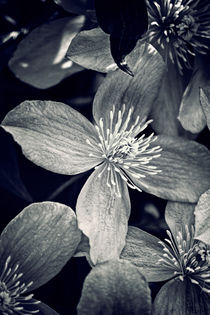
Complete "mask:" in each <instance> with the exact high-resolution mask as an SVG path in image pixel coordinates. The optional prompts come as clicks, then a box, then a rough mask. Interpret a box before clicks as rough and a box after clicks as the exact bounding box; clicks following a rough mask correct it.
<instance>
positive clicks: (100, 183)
mask: <svg viewBox="0 0 210 315" xmlns="http://www.w3.org/2000/svg"><path fill="white" fill-rule="evenodd" d="M100 174H101V176H100V177H99V175H100ZM107 174H108V171H107V166H106V165H102V166H100V167H99V168H97V169H96V170H95V171H94V172H93V173H92V174H91V175H90V177H89V178H88V180H87V182H86V183H85V185H84V186H83V188H82V190H81V192H80V194H79V197H78V200H77V205H76V211H77V217H78V224H79V228H80V229H81V230H82V232H83V233H84V234H85V235H86V236H88V238H89V241H90V257H91V260H92V262H93V263H94V264H96V263H99V262H103V261H106V260H109V259H114V258H118V257H119V255H120V252H121V250H122V249H123V247H124V245H125V237H126V233H127V228H128V218H129V215H130V198H129V194H128V189H127V185H126V183H125V182H124V181H123V180H122V179H121V178H118V179H119V186H120V187H119V188H120V191H121V197H117V196H116V195H114V194H113V192H112V191H111V189H110V188H109V187H108V186H107ZM117 176H119V175H117Z"/></svg>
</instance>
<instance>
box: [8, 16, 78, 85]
mask: <svg viewBox="0 0 210 315" xmlns="http://www.w3.org/2000/svg"><path fill="white" fill-rule="evenodd" d="M83 23H84V17H83V16H78V17H71V18H63V19H58V20H54V21H51V22H49V23H46V24H43V25H41V26H39V27H37V28H36V29H34V30H33V31H32V32H31V33H30V34H29V35H28V36H26V37H25V38H24V39H23V40H22V41H21V42H20V44H19V45H18V48H17V50H16V51H15V54H14V56H13V58H12V59H11V60H10V62H9V67H10V69H11V70H12V72H14V74H15V75H16V76H17V77H18V78H19V79H20V80H22V81H23V82H25V83H28V84H31V85H32V86H34V87H36V88H39V89H46V88H49V87H51V86H54V85H56V84H58V83H59V82H60V81H61V80H63V79H64V78H65V77H67V76H70V75H71V74H73V73H76V72H79V71H81V70H83V68H81V67H79V66H78V65H76V64H73V63H72V62H70V61H69V60H68V59H66V56H65V55H66V52H67V49H68V46H69V44H70V42H71V40H72V39H73V37H74V36H75V35H76V34H77V32H78V31H79V30H80V28H81V26H82V25H83Z"/></svg>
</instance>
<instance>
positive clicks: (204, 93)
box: [200, 87, 210, 129]
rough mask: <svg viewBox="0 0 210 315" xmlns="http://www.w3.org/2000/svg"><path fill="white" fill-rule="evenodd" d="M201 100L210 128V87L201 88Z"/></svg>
mask: <svg viewBox="0 0 210 315" xmlns="http://www.w3.org/2000/svg"><path fill="white" fill-rule="evenodd" d="M200 102H201V106H202V109H203V111H204V114H205V116H206V121H207V126H208V128H209V129H210V89H209V87H208V88H207V87H206V88H203V89H200Z"/></svg>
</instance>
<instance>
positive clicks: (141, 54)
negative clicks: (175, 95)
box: [93, 44, 165, 128]
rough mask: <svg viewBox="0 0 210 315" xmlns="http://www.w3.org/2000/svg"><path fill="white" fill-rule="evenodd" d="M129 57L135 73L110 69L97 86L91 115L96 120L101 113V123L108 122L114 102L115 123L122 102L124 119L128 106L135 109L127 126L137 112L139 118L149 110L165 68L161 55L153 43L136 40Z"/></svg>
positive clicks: (107, 124)
mask: <svg viewBox="0 0 210 315" xmlns="http://www.w3.org/2000/svg"><path fill="white" fill-rule="evenodd" d="M128 60H129V64H131V65H132V69H133V72H134V74H135V76H134V77H130V76H128V75H126V74H125V73H123V72H122V71H115V72H113V73H109V74H108V75H107V76H106V78H105V79H104V81H103V82H102V84H101V85H100V87H99V88H98V90H97V93H96V95H95V98H94V103H93V115H94V119H95V121H96V122H97V123H99V120H100V118H101V117H102V118H103V120H104V125H105V126H109V123H110V111H111V110H113V106H114V107H115V113H116V115H115V116H114V117H113V126H114V125H115V124H116V123H117V120H118V111H119V110H121V109H122V105H123V104H125V114H124V118H125V119H126V118H127V115H128V112H129V110H130V108H131V107H132V108H133V109H134V110H133V114H132V118H131V121H130V123H129V125H128V128H129V127H131V125H132V124H133V123H134V122H135V120H136V116H138V115H139V116H140V120H142V119H143V118H145V116H146V117H147V116H148V114H149V112H150V111H151V108H152V105H153V103H154V101H155V98H156V97H157V95H158V92H159V88H160V85H161V80H162V76H163V72H164V70H165V65H164V63H163V60H162V57H161V56H160V55H159V54H158V52H157V51H156V50H155V49H154V48H153V46H151V45H140V44H139V45H138V46H137V47H136V48H135V49H134V50H133V51H132V53H131V54H130V55H129V56H128ZM110 91H111V92H110Z"/></svg>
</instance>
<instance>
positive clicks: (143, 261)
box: [120, 226, 174, 282]
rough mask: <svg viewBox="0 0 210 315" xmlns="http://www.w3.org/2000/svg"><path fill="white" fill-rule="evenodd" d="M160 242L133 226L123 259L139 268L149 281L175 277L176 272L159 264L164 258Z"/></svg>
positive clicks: (130, 229) (128, 236)
mask: <svg viewBox="0 0 210 315" xmlns="http://www.w3.org/2000/svg"><path fill="white" fill-rule="evenodd" d="M159 242H160V240H159V239H158V238H157V237H155V236H153V235H151V234H149V233H147V232H145V231H143V230H141V229H138V228H136V227H133V226H129V228H128V234H127V237H126V245H125V247H124V249H123V251H122V253H121V256H120V257H121V258H122V259H125V260H128V261H130V262H131V263H133V264H134V265H135V266H137V267H138V269H139V270H140V272H142V273H143V274H144V275H145V277H146V279H147V281H149V282H153V281H164V280H167V279H170V278H172V277H173V276H174V270H172V269H170V268H167V266H166V265H165V264H162V263H161V262H159V260H160V259H162V258H163V254H164V252H163V246H162V245H161V244H160V243H159Z"/></svg>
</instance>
